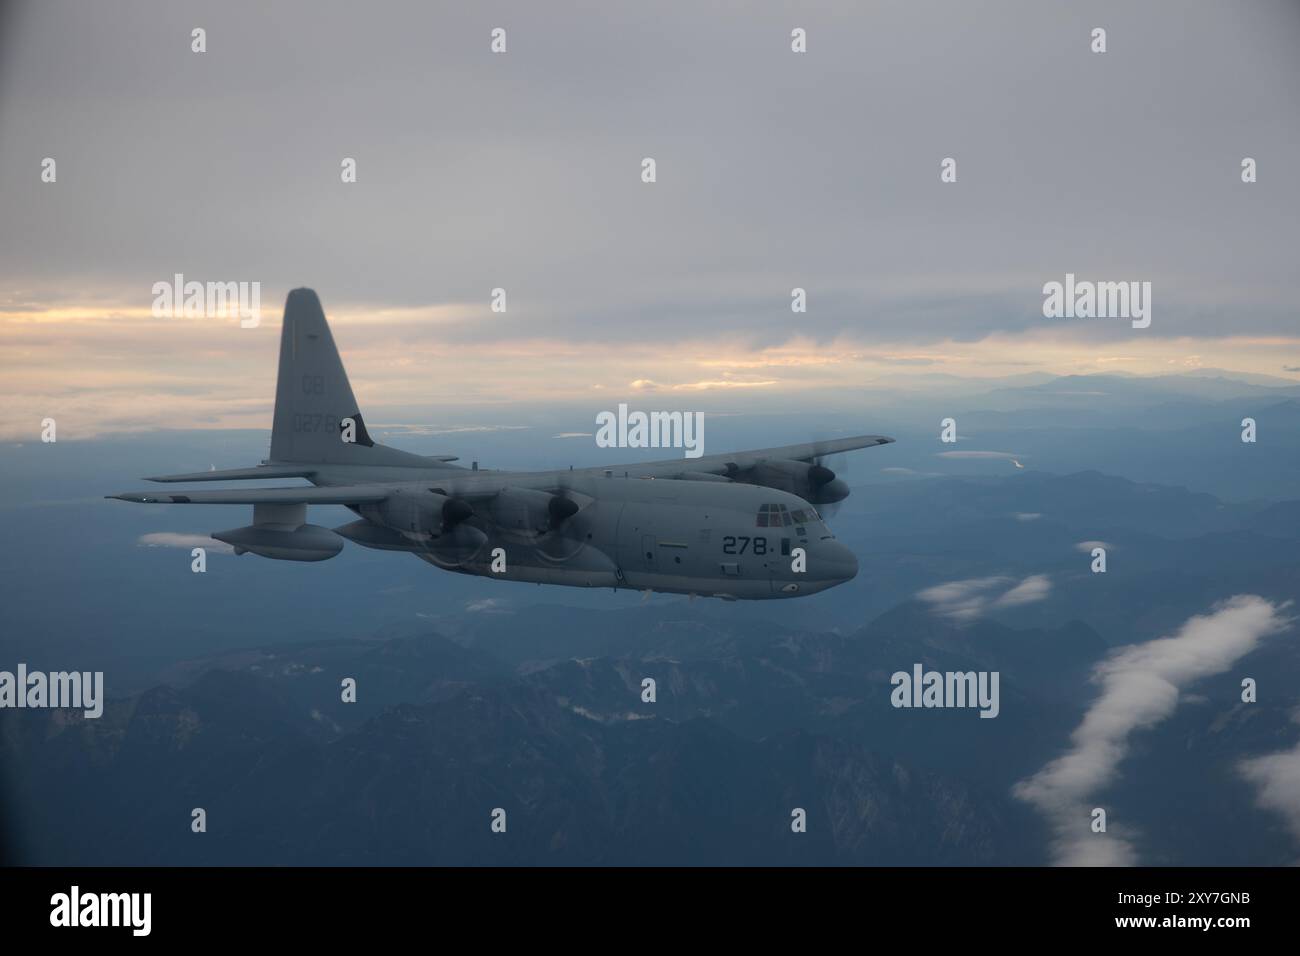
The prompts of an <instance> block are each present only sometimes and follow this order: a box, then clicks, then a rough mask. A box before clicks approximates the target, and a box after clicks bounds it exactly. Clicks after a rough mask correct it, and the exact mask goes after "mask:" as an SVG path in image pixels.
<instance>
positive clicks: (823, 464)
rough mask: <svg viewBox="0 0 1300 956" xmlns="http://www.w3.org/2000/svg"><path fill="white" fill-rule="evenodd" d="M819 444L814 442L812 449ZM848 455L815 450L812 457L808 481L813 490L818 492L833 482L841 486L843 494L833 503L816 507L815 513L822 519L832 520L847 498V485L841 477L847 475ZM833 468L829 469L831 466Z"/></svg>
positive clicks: (824, 503)
mask: <svg viewBox="0 0 1300 956" xmlns="http://www.w3.org/2000/svg"><path fill="white" fill-rule="evenodd" d="M820 444H821V443H820V442H814V447H815V448H816V446H817V445H820ZM849 461H850V458H849V456H848V455H846V454H844V453H843V452H826V451H823V450H821V449H820V448H817V450H816V453H815V454H814V455H813V459H812V467H811V468H810V469H808V480H809V481H810V482H812V486H813V488H814V489H817V490H818V491H820V490H821V489H823V488H825V487H826V486H827V485H829V484H830V483H831V482H833V481H839V483H840V485H841V486H842V491H843V494H842V496H841V497H839V498H838V499H836V500H834V501H825V502H822V503H820V504H818V505H817V511H818V513H819V514H820V515H821V516H822V517H823V518H833V517H834V516H835V514H836V512H838V511H839V510H840V505H842V504H843V503H844V499H845V498H847V497H848V496H849V489H848V485H847V484H846V483H845V482H844V480H843V476H844V475H847V474H848V473H849ZM832 463H833V464H834V467H833V468H832V467H831V464H832Z"/></svg>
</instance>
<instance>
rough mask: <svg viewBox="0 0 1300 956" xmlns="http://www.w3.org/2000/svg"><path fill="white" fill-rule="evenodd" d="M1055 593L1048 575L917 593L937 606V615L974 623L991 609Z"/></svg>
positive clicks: (989, 579) (943, 586) (982, 581)
mask: <svg viewBox="0 0 1300 956" xmlns="http://www.w3.org/2000/svg"><path fill="white" fill-rule="evenodd" d="M1051 590H1052V582H1051V580H1050V579H1049V578H1048V577H1047V575H1045V574H1032V575H1030V576H1029V577H1026V578H1024V579H1023V580H1021V581H1016V579H1015V578H1012V577H1007V576H1006V575H996V576H993V577H987V578H967V579H966V580H963V581H949V582H948V583H946V584H938V585H935V586H934V587H932V588H926V589H925V590H924V591H920V592H918V593H917V597H919V598H920V599H921V600H923V601H928V602H929V603H930V604H932V605H934V612H935V613H936V614H941V615H943V616H944V617H950V618H952V619H953V620H956V621H962V622H966V621H973V620H975V619H976V618H978V617H981V616H983V615H984V614H986V613H988V612H989V611H990V610H993V609H995V608H1003V607H1016V606H1018V605H1021V604H1029V603H1032V602H1033V601H1041V600H1043V599H1044V598H1046V597H1047V595H1048V594H1049V593H1050V592H1051Z"/></svg>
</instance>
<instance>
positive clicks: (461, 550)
mask: <svg viewBox="0 0 1300 956" xmlns="http://www.w3.org/2000/svg"><path fill="white" fill-rule="evenodd" d="M359 510H360V512H361V516H362V517H363V518H366V519H367V520H369V521H372V522H374V523H375V524H377V525H379V526H381V527H383V528H388V529H390V530H392V531H396V532H398V533H400V534H401V535H402V537H404V538H406V539H408V540H409V541H411V542H412V543H414V544H419V545H422V546H423V547H424V548H426V549H427V550H428V551H429V552H430V553H431V554H432V555H433V556H434V557H435V558H436V559H437V561H438V563H439V564H443V565H448V566H455V565H460V564H464V563H465V562H466V561H469V560H471V559H472V558H473V557H474V556H475V555H476V554H478V552H479V551H480V550H481V549H482V547H483V545H485V544H487V535H486V534H484V533H483V532H482V531H481V530H480V529H478V528H476V527H474V526H473V525H471V524H467V523H466V522H467V520H468V519H470V518H472V517H474V509H473V507H472V506H471V505H470V504H469V502H467V501H464V500H462V499H460V498H452V497H449V496H447V495H444V494H441V493H439V492H437V491H432V490H430V491H395V492H393V493H392V494H391V495H389V496H388V497H387V498H385V499H384V500H383V501H380V502H376V503H375V504H367V505H362V506H361V507H360V509H359ZM349 537H352V536H351V535H349ZM353 540H357V541H358V543H362V544H368V542H366V541H362V540H360V539H359V538H353Z"/></svg>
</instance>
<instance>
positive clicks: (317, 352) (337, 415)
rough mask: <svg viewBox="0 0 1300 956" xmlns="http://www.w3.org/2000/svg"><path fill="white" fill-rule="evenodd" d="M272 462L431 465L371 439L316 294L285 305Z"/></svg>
mask: <svg viewBox="0 0 1300 956" xmlns="http://www.w3.org/2000/svg"><path fill="white" fill-rule="evenodd" d="M270 460H271V461H272V462H310V463H314V464H337V465H399V466H400V465H425V466H427V464H428V462H427V461H426V460H425V459H423V458H421V457H420V456H418V455H412V454H410V453H408V452H403V451H398V450H397V449H395V448H388V447H386V446H384V445H380V444H377V443H376V442H375V441H374V440H373V439H371V437H370V433H369V432H368V431H367V430H366V423H365V420H364V419H363V418H362V417H361V409H360V407H358V405H357V400H356V396H354V395H353V394H352V385H351V384H350V383H349V382H348V374H347V372H346V371H344V369H343V360H342V359H341V358H339V350H338V347H337V346H336V345H335V344H334V336H333V335H332V334H331V333H330V327H329V323H328V322H326V321H325V310H324V309H322V308H321V304H320V299H319V298H318V297H317V296H316V293H315V292H314V291H312V290H311V289H294V290H293V291H292V292H290V293H289V297H288V299H286V300H285V303H284V325H283V326H282V328H281V330H280V370H279V378H278V379H277V381H276V386H275V418H274V421H273V423H272V426H271V456H270Z"/></svg>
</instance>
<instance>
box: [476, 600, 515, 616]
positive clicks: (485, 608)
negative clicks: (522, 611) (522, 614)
mask: <svg viewBox="0 0 1300 956" xmlns="http://www.w3.org/2000/svg"><path fill="white" fill-rule="evenodd" d="M465 611H466V612H467V613H469V614H512V613H514V612H512V611H511V610H510V608H509V605H508V602H507V601H505V600H503V599H502V598H482V599H481V600H478V601H470V602H468V603H467V604H466V605H465Z"/></svg>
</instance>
